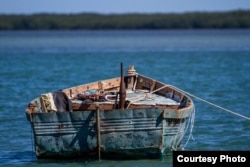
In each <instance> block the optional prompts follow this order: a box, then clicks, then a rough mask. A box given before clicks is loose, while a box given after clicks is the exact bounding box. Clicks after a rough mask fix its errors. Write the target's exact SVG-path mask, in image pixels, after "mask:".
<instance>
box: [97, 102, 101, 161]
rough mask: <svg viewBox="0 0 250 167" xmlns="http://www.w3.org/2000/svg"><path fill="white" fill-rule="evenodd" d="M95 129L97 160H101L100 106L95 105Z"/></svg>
mask: <svg viewBox="0 0 250 167" xmlns="http://www.w3.org/2000/svg"><path fill="white" fill-rule="evenodd" d="M96 130H97V151H98V160H99V161H100V160H101V130H100V107H99V105H98V106H96Z"/></svg>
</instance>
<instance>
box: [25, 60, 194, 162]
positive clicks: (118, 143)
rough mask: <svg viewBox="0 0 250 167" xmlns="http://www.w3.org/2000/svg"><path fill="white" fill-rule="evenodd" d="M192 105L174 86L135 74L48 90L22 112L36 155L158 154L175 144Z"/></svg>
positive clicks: (168, 149)
mask: <svg viewBox="0 0 250 167" xmlns="http://www.w3.org/2000/svg"><path fill="white" fill-rule="evenodd" d="M193 110H194V104H193V102H192V100H191V99H190V98H189V97H188V96H187V95H185V94H184V93H182V92H181V91H180V90H179V89H177V88H175V87H174V86H171V85H166V84H164V83H161V82H159V81H156V80H154V79H152V78H149V77H146V76H143V75H141V74H138V73H136V71H135V69H134V67H133V66H130V67H129V68H128V71H127V75H126V76H123V65H122V64H121V76H119V77H117V78H112V79H107V80H102V81H97V82H93V83H88V84H83V85H79V86H75V87H71V88H67V89H64V90H61V91H56V92H49V93H45V94H42V95H40V96H39V97H37V98H36V99H34V100H32V101H31V102H30V103H29V105H28V107H27V108H26V116H27V119H28V121H29V122H30V123H31V127H32V129H33V135H34V148H35V152H36V156H37V158H57V157H79V156H80V157H82V158H95V157H96V158H97V157H98V158H99V159H100V158H129V159H130V158H158V157H164V156H166V155H167V154H169V153H170V154H171V150H173V149H175V148H178V147H180V146H181V144H182V140H183V137H184V134H185V131H186V129H187V128H188V122H189V120H190V118H191V116H192V113H193Z"/></svg>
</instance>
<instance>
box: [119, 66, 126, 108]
mask: <svg viewBox="0 0 250 167" xmlns="http://www.w3.org/2000/svg"><path fill="white" fill-rule="evenodd" d="M119 95H120V100H119V108H120V109H124V106H125V100H126V88H125V83H124V77H123V63H121V83H120V91H119Z"/></svg>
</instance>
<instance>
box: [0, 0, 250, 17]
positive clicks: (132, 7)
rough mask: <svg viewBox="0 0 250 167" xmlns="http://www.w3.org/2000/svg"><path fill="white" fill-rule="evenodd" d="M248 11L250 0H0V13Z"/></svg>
mask: <svg viewBox="0 0 250 167" xmlns="http://www.w3.org/2000/svg"><path fill="white" fill-rule="evenodd" d="M232 10H250V0H0V14H35V13H59V14H77V13H100V14H123V13H185V12H204V11H205V12H211V11H217V12H218V11H219V12H220V11H222V12H223V11H232Z"/></svg>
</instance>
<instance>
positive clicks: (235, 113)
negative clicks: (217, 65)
mask: <svg viewBox="0 0 250 167" xmlns="http://www.w3.org/2000/svg"><path fill="white" fill-rule="evenodd" d="M169 86H170V87H173V88H175V89H177V90H179V91H181V92H183V93H185V94H187V95H189V96H192V97H194V98H196V99H198V100H200V101H203V102H205V103H207V104H210V105H212V106H214V107H217V108H219V109H221V110H224V111H227V112H229V113H231V114H233V115H237V116H239V117H241V118H245V119H247V120H250V118H249V117H247V116H244V115H241V114H239V113H237V112H234V111H231V110H229V109H226V108H224V107H221V106H219V105H216V104H214V103H211V102H209V101H207V100H204V99H202V98H200V97H197V96H195V95H193V94H191V93H188V92H186V91H184V90H181V89H179V88H177V87H175V86H172V85H169Z"/></svg>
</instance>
